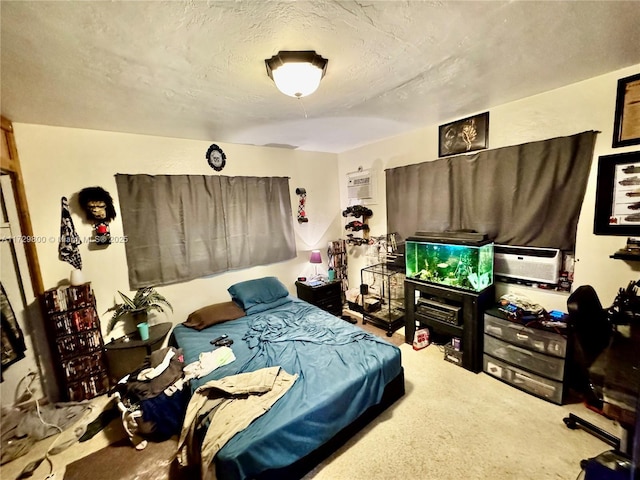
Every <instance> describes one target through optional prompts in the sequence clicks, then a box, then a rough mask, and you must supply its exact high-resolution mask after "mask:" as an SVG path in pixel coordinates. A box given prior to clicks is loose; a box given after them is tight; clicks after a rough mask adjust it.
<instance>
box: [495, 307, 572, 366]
mask: <svg viewBox="0 0 640 480" xmlns="http://www.w3.org/2000/svg"><path fill="white" fill-rule="evenodd" d="M484 333H486V334H488V335H491V336H492V337H496V338H499V339H501V340H504V341H505V342H509V343H511V344H513V345H519V346H521V347H524V348H527V349H529V350H532V351H536V352H540V353H546V354H548V355H553V356H555V357H559V358H564V357H565V356H566V353H567V339H566V338H565V337H564V336H562V335H560V334H558V333H553V332H547V331H545V330H540V329H534V328H527V327H525V326H524V325H520V324H519V323H515V322H512V321H510V320H506V319H502V318H498V317H494V316H493V315H488V314H485V315H484Z"/></svg>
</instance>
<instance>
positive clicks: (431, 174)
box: [386, 131, 597, 251]
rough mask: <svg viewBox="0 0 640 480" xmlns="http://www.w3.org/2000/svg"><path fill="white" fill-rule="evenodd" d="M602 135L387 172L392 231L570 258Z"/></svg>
mask: <svg viewBox="0 0 640 480" xmlns="http://www.w3.org/2000/svg"><path fill="white" fill-rule="evenodd" d="M596 134H597V132H594V131H589V132H583V133H580V134H576V135H572V136H568V137H559V138H553V139H549V140H543V141H539V142H531V143H525V144H522V145H515V146H510V147H504V148H498V149H494V150H484V151H481V152H478V153H476V154H472V155H459V156H456V157H449V158H443V159H439V160H435V161H432V162H423V163H418V164H414V165H407V166H403V167H397V168H392V169H388V170H386V185H387V186H386V188H387V231H388V232H396V233H399V234H400V235H401V236H402V237H403V238H407V237H409V236H411V235H414V234H415V232H416V231H428V232H445V231H447V230H462V229H469V230H475V231H477V232H482V233H486V234H487V235H488V237H489V238H491V239H492V240H494V241H495V242H496V243H500V244H506V245H522V246H529V247H549V248H559V249H561V250H567V251H573V250H574V248H575V239H576V230H577V224H578V217H579V215H580V208H581V206H582V202H583V199H584V193H585V191H586V188H587V180H588V178H589V171H590V168H591V162H592V159H593V149H594V145H595V138H596Z"/></svg>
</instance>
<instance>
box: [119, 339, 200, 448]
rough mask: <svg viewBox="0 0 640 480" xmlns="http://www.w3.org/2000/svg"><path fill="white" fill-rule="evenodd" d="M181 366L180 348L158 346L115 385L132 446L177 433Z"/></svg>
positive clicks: (183, 398) (182, 404) (181, 393)
mask: <svg viewBox="0 0 640 480" xmlns="http://www.w3.org/2000/svg"><path fill="white" fill-rule="evenodd" d="M183 366H184V356H183V354H182V350H181V349H176V348H174V347H166V348H162V349H160V350H156V351H155V352H152V353H151V355H148V356H147V358H146V359H145V361H144V363H143V364H142V365H141V366H140V367H139V368H138V369H136V370H135V371H134V372H132V373H131V374H129V375H128V376H127V377H125V378H123V379H122V380H121V381H120V382H119V384H118V385H117V386H116V396H117V408H118V410H119V412H120V415H121V417H122V424H123V426H124V429H125V431H126V432H127V435H128V436H129V439H130V440H131V442H132V443H133V444H134V445H135V447H136V449H138V450H142V449H143V448H145V447H146V445H147V442H146V439H151V440H156V441H162V440H166V439H168V438H170V437H171V436H173V435H177V434H178V433H180V428H181V426H182V419H183V418H184V412H185V409H186V405H187V400H188V397H187V395H186V393H185V385H186V384H185V381H184V373H183Z"/></svg>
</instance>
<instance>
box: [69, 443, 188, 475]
mask: <svg viewBox="0 0 640 480" xmlns="http://www.w3.org/2000/svg"><path fill="white" fill-rule="evenodd" d="M176 446H177V440H176V439H175V438H174V439H171V440H167V441H165V442H159V443H154V442H149V444H148V445H147V447H146V448H145V449H144V450H142V451H138V450H136V449H135V448H133V447H132V445H131V443H130V442H129V440H128V439H122V440H119V441H117V442H115V443H113V444H111V445H109V446H108V447H104V448H102V449H100V450H98V451H97V452H95V453H92V454H90V455H87V456H86V457H84V458H81V459H80V460H77V461H75V462H73V463H70V464H69V465H67V468H66V471H65V474H64V480H87V479H88V478H90V479H91V480H125V479H133V478H135V479H136V480H168V479H171V480H187V479H188V478H190V476H189V475H187V474H186V473H187V472H183V471H181V470H180V469H178V466H177V464H176V463H175V461H174V458H175V453H176ZM87 472H91V475H88V474H87ZM194 478H195V477H194Z"/></svg>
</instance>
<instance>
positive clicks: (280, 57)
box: [265, 50, 328, 98]
mask: <svg viewBox="0 0 640 480" xmlns="http://www.w3.org/2000/svg"><path fill="white" fill-rule="evenodd" d="M327 63H328V60H326V59H324V58H322V57H321V56H320V55H318V54H317V53H316V52H315V51H313V50H307V51H300V52H292V51H281V52H278V54H277V55H274V56H273V57H271V58H270V59H268V60H265V64H266V66H267V75H269V77H270V78H272V79H273V82H274V83H275V84H276V87H278V90H280V91H281V92H282V93H284V94H285V95H289V96H290V97H297V98H300V97H305V96H307V95H310V94H312V93H313V92H315V91H316V90H317V89H318V87H319V86H320V80H322V77H324V74H325V72H326V71H327Z"/></svg>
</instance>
